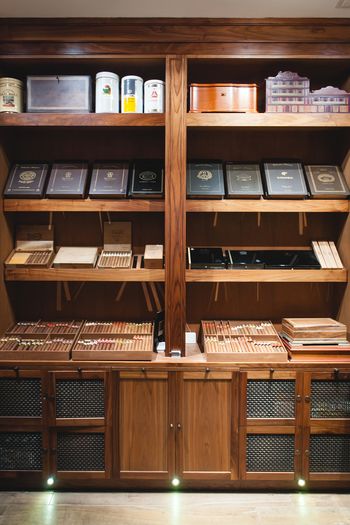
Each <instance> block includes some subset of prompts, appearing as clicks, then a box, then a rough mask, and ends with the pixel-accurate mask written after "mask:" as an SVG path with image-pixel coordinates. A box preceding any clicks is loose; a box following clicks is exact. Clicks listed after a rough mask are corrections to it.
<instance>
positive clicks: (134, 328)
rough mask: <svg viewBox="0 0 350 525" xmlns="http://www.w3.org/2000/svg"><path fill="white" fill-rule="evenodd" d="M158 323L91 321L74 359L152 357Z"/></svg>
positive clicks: (146, 359) (82, 333)
mask: <svg viewBox="0 0 350 525" xmlns="http://www.w3.org/2000/svg"><path fill="white" fill-rule="evenodd" d="M155 357H156V354H155V352H154V324H153V323H151V322H145V323H127V322H107V323H106V322H91V321H87V322H85V323H84V326H83V328H82V330H81V332H80V334H79V337H78V339H77V341H76V343H75V345H74V348H73V351H72V359H73V361H74V360H75V361H79V360H80V361H84V360H86V361H152V360H153V359H155Z"/></svg>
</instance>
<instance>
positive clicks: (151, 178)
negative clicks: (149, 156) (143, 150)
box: [130, 160, 164, 199]
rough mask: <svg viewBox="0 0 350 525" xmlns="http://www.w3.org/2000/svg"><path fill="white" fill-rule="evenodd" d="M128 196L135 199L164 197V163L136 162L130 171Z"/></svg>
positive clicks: (157, 161) (151, 161)
mask: <svg viewBox="0 0 350 525" xmlns="http://www.w3.org/2000/svg"><path fill="white" fill-rule="evenodd" d="M130 195H131V196H132V197H135V198H137V199H142V198H145V199H148V198H150V199H155V198H158V199H160V198H162V197H163V196H164V162H163V161H162V160H136V161H135V162H134V165H133V169H132V179H131V187H130Z"/></svg>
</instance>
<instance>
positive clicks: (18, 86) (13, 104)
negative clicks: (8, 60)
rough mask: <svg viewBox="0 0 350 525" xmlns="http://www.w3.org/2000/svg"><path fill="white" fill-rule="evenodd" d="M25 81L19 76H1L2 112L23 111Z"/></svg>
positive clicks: (0, 97)
mask: <svg viewBox="0 0 350 525" xmlns="http://www.w3.org/2000/svg"><path fill="white" fill-rule="evenodd" d="M22 111H23V82H22V81H21V80H18V79H17V78H9V77H3V78H0V112H7V113H22Z"/></svg>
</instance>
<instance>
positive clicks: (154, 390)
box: [118, 372, 175, 479]
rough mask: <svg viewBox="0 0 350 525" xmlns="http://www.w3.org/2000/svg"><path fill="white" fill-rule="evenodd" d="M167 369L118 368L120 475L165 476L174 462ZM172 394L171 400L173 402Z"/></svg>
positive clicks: (130, 476) (157, 477)
mask: <svg viewBox="0 0 350 525" xmlns="http://www.w3.org/2000/svg"><path fill="white" fill-rule="evenodd" d="M169 376H170V374H168V373H162V372H159V373H156V374H155V373H153V374H152V373H150V374H147V372H145V373H143V374H139V373H137V372H136V373H131V372H129V373H128V372H125V373H124V372H121V373H120V381H119V425H118V427H119V468H120V477H121V478H145V479H147V478H151V479H168V478H169V477H170V475H171V474H172V471H173V464H174V420H172V418H171V409H170V390H171V386H172V385H171V382H172V381H171V379H172V378H169ZM174 399H175V398H172V403H174Z"/></svg>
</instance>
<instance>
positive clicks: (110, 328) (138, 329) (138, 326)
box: [82, 321, 152, 335]
mask: <svg viewBox="0 0 350 525" xmlns="http://www.w3.org/2000/svg"><path fill="white" fill-rule="evenodd" d="M82 333H84V334H131V335H132V334H145V335H147V334H149V335H151V334H152V323H127V322H122V321H115V322H108V323H105V322H94V321H87V322H86V323H85V324H84V327H83V329H82Z"/></svg>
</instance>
